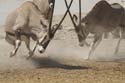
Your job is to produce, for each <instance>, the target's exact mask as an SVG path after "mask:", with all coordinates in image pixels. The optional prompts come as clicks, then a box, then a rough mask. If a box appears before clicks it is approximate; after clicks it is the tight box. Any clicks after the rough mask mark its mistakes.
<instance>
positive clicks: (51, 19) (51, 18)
mask: <svg viewBox="0 0 125 83" xmlns="http://www.w3.org/2000/svg"><path fill="white" fill-rule="evenodd" d="M52 1H53V2H52V3H53V5H52V14H51V17H50V23H49V36H50V35H51V27H52V21H53V13H54V8H55V0H52Z"/></svg>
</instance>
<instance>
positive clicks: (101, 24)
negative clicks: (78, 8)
mask: <svg viewBox="0 0 125 83" xmlns="http://www.w3.org/2000/svg"><path fill="white" fill-rule="evenodd" d="M73 18H74V20H75V23H76V24H77V27H75V31H76V33H77V36H78V39H79V45H80V46H83V45H84V44H85V40H86V38H87V36H88V34H89V33H92V34H94V41H93V43H92V47H91V49H90V52H89V56H90V55H91V54H92V53H93V52H94V50H95V49H96V47H97V46H98V45H99V43H100V42H101V40H102V36H103V34H104V33H107V32H111V31H113V30H114V29H116V28H117V27H120V29H121V31H122V30H123V29H125V22H124V19H125V10H124V8H123V7H122V6H121V5H120V4H118V3H114V4H109V3H108V2H107V1H105V0H101V1H99V2H98V3H97V4H96V5H95V6H94V7H93V9H92V10H91V11H90V12H89V13H88V14H87V15H86V16H85V17H84V18H82V24H81V25H79V24H78V23H77V16H76V15H74V16H73ZM120 41H121V37H120V40H119V42H118V45H117V47H116V53H117V51H118V47H119V43H120ZM89 56H88V58H89Z"/></svg>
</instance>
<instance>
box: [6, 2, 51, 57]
mask: <svg viewBox="0 0 125 83" xmlns="http://www.w3.org/2000/svg"><path fill="white" fill-rule="evenodd" d="M51 5H52V0H33V1H27V2H24V3H23V4H22V5H21V6H20V7H18V8H17V9H16V10H14V11H13V12H11V13H10V14H9V15H8V17H7V19H6V22H5V32H6V37H5V39H6V40H7V42H9V43H10V44H12V45H13V46H14V49H13V51H12V52H11V54H10V56H11V57H12V56H14V55H15V54H16V52H17V50H18V48H19V46H20V44H21V41H24V42H25V43H26V46H27V48H28V50H29V54H30V53H32V50H31V49H30V38H32V39H33V40H35V41H37V43H38V44H39V52H43V51H44V49H43V47H42V44H41V42H42V41H41V40H42V36H43V35H45V34H46V33H47V31H48V27H49V20H50V15H51Z"/></svg>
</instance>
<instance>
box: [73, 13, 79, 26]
mask: <svg viewBox="0 0 125 83" xmlns="http://www.w3.org/2000/svg"><path fill="white" fill-rule="evenodd" d="M73 20H74V22H75V23H76V24H77V25H78V17H77V15H76V14H74V15H73Z"/></svg>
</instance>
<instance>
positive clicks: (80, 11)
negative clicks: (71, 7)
mask: <svg viewBox="0 0 125 83" xmlns="http://www.w3.org/2000/svg"><path fill="white" fill-rule="evenodd" d="M81 13H82V10H81V0H79V25H81V19H82V18H81V17H82V15H81Z"/></svg>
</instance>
